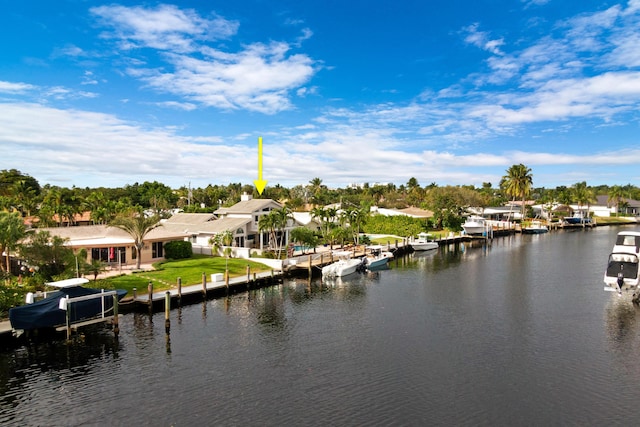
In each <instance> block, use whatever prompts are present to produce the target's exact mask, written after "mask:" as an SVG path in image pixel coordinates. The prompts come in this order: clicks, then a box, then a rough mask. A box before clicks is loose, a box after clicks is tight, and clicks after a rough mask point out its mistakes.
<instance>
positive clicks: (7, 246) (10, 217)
mask: <svg viewBox="0 0 640 427" xmlns="http://www.w3.org/2000/svg"><path fill="white" fill-rule="evenodd" d="M25 233H26V231H25V228H24V223H23V222H22V217H21V216H20V214H19V213H18V212H12V213H9V212H4V211H0V254H2V253H4V254H6V255H5V256H6V269H5V264H3V263H2V262H0V270H2V271H7V272H9V271H11V263H10V262H9V259H10V253H11V251H12V250H14V249H15V248H16V246H17V245H18V242H19V241H20V240H21V239H22V238H23V237H24V236H25Z"/></svg>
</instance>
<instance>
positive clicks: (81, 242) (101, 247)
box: [37, 225, 186, 267]
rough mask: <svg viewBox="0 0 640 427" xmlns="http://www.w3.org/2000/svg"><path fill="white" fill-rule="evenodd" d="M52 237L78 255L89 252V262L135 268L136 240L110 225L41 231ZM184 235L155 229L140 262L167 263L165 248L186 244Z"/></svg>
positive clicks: (168, 230) (147, 236)
mask: <svg viewBox="0 0 640 427" xmlns="http://www.w3.org/2000/svg"><path fill="white" fill-rule="evenodd" d="M37 231H47V232H49V233H50V234H51V235H52V236H58V237H60V238H63V239H65V240H66V241H67V243H66V245H67V246H68V247H70V248H71V249H73V251H74V252H76V253H77V252H78V251H79V250H81V249H86V251H87V260H86V261H87V262H91V261H92V260H100V261H103V262H105V263H107V264H109V265H110V266H112V267H115V266H125V265H132V264H136V250H135V248H134V246H133V245H134V240H133V238H132V237H131V236H130V235H129V234H128V233H127V232H125V231H124V230H121V229H119V228H117V227H109V226H107V225H85V226H75V227H50V228H39V229H37ZM185 236H186V235H185V233H183V232H177V231H175V230H170V229H166V228H164V227H156V228H154V229H153V230H151V231H150V232H149V233H148V234H147V235H146V236H145V239H144V241H145V245H144V247H143V248H142V252H141V254H140V256H141V259H140V262H141V263H143V264H148V263H152V262H157V261H161V260H163V259H164V250H163V247H164V244H165V243H167V242H170V241H174V240H184V239H185Z"/></svg>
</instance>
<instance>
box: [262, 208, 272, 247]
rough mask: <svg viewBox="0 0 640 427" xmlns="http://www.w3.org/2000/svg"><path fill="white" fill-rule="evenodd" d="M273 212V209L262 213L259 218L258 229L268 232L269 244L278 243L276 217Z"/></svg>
mask: <svg viewBox="0 0 640 427" xmlns="http://www.w3.org/2000/svg"><path fill="white" fill-rule="evenodd" d="M273 212H274V211H271V212H269V213H268V214H266V215H262V216H260V218H259V219H258V231H260V232H261V233H262V232H266V233H267V234H268V236H269V246H271V245H275V244H276V217H275V215H274V214H273ZM274 249H275V248H274Z"/></svg>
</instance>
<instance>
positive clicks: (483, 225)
mask: <svg viewBox="0 0 640 427" xmlns="http://www.w3.org/2000/svg"><path fill="white" fill-rule="evenodd" d="M462 228H463V229H464V232H465V233H466V234H471V235H474V234H475V235H477V234H484V233H486V231H487V220H486V218H484V217H481V216H476V215H472V216H470V217H468V218H467V219H466V220H465V222H464V224H462Z"/></svg>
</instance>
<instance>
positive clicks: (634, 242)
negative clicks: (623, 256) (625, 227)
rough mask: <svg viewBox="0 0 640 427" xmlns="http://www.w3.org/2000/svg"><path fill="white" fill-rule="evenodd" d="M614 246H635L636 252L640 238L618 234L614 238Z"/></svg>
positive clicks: (639, 244)
mask: <svg viewBox="0 0 640 427" xmlns="http://www.w3.org/2000/svg"><path fill="white" fill-rule="evenodd" d="M616 245H620V246H635V247H636V251H637V248H639V247H640V236H635V235H633V234H618V237H617V238H616Z"/></svg>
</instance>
